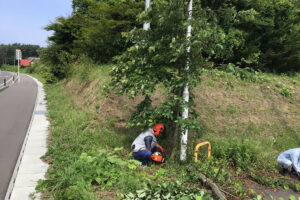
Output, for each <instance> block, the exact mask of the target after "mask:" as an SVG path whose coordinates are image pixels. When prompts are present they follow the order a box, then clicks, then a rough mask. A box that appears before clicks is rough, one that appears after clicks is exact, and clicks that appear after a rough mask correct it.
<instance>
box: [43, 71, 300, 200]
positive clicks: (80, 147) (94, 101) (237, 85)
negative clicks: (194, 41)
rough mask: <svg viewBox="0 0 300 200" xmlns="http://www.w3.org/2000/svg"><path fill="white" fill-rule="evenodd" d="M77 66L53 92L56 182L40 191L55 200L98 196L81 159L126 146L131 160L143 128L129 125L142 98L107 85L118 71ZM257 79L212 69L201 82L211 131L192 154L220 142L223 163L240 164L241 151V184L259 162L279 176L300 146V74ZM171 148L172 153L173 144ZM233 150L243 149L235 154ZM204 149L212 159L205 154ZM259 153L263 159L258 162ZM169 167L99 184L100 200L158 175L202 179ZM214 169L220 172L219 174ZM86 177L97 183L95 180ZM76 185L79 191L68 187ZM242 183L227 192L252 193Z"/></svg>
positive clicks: (193, 137) (199, 103) (204, 120)
mask: <svg viewBox="0 0 300 200" xmlns="http://www.w3.org/2000/svg"><path fill="white" fill-rule="evenodd" d="M76 69H77V70H76V71H77V73H76V74H73V75H72V78H71V79H69V80H65V81H64V82H61V83H59V84H55V85H48V86H47V87H46V90H47V100H48V102H49V107H48V108H49V111H50V112H49V117H50V118H51V133H52V138H51V139H50V140H49V152H48V153H47V155H46V156H45V158H46V160H47V161H48V162H49V163H51V164H52V169H51V170H50V171H49V172H48V173H49V175H50V177H51V178H50V179H49V180H50V181H49V182H46V183H42V184H41V185H40V187H41V188H42V187H44V188H48V189H49V188H51V189H55V190H54V191H55V194H54V193H53V192H51V191H48V192H46V193H44V195H45V197H47V199H48V198H49V199H52V198H53V197H54V198H55V199H60V198H62V197H66V196H67V197H69V198H71V199H76V198H77V199H93V197H92V196H91V195H90V193H89V191H93V190H95V188H93V185H92V186H85V185H86V184H85V183H86V182H81V181H82V180H81V179H80V180H79V179H78V177H80V176H79V175H80V174H84V175H87V176H89V175H90V174H89V173H88V172H87V171H86V170H85V171H84V172H80V171H79V172H78V171H76V170H78V169H81V168H82V167H83V166H81V164H82V163H81V161H82V159H85V158H81V156H80V155H82V152H88V153H89V152H90V153H91V152H96V151H97V150H98V149H99V148H108V149H110V150H111V151H113V150H112V149H113V148H115V147H124V150H122V151H121V154H120V156H121V157H123V158H124V159H125V160H128V159H129V158H131V156H130V154H129V153H130V144H131V142H132V141H133V139H134V138H135V137H136V136H137V134H138V133H139V132H140V131H141V130H136V129H127V128H126V120H127V119H128V118H129V116H130V114H131V113H132V112H133V111H134V108H135V106H136V105H137V104H138V102H140V101H141V99H142V98H139V97H138V98H136V99H133V100H132V99H128V98H127V97H126V96H118V95H115V94H114V93H113V91H110V89H109V87H108V86H107V83H108V82H109V80H110V77H109V71H110V66H108V65H106V66H88V67H87V66H86V65H79V66H76ZM86 69H89V70H88V71H86ZM253 76H254V75H253ZM252 78H253V77H252ZM252 78H251V77H250V78H246V80H241V79H239V78H236V77H235V76H234V75H233V74H232V73H224V72H220V71H206V72H204V73H203V76H202V82H201V85H200V86H199V87H197V88H195V90H194V94H195V103H196V110H197V111H198V112H199V117H200V120H201V124H202V125H203V126H202V129H201V132H200V133H190V137H189V141H190V142H189V144H190V148H189V151H190V154H192V151H193V148H194V145H195V144H196V143H198V142H200V141H204V140H209V141H210V142H211V143H212V144H213V146H212V153H213V155H214V156H215V157H217V158H218V159H221V160H222V159H223V160H224V159H225V160H226V159H232V158H231V157H228V156H229V155H230V154H232V153H233V154H234V155H231V156H234V157H235V158H234V159H233V160H231V161H230V162H229V163H234V162H235V163H234V164H233V165H230V164H229V170H231V169H234V171H235V170H237V171H236V172H234V175H233V177H232V178H233V179H236V180H238V179H239V178H240V177H239V176H240V175H241V173H240V171H239V169H238V168H240V167H241V168H244V167H245V165H247V164H249V162H252V160H253V166H254V167H255V166H256V167H257V168H264V167H265V168H266V169H267V170H271V171H275V168H276V167H275V166H276V162H275V159H276V156H277V155H278V153H279V152H281V151H283V150H285V149H288V148H292V147H296V146H299V145H300V138H299V137H300V136H299V131H300V124H299V123H298V122H299V120H300V76H299V75H297V76H294V77H288V76H284V75H282V76H279V75H272V74H259V75H255V76H254V78H255V79H256V80H257V81H255V82H253V81H250V79H252ZM162 97H163V96H162V92H156V93H154V96H153V100H154V102H155V101H156V102H159V100H160V99H161V98H162ZM170 131H171V130H169V132H170ZM163 143H164V144H165V145H164V147H166V150H167V151H168V146H167V141H166V140H164V141H163ZM244 144H245V145H244ZM234 147H237V148H234ZM243 148H246V149H243ZM232 149H234V150H235V151H233V152H231V150H232ZM236 149H237V150H236ZM248 149H250V150H251V151H249V150H248ZM201 151H202V152H203V154H205V152H204V151H205V150H203V149H202V150H201ZM224 152H225V153H224ZM236 154H238V155H239V156H240V157H238V156H236ZM247 154H251V155H250V156H249V157H250V160H248V162H245V163H239V162H242V161H243V160H245V159H244V157H243V156H247ZM252 154H253V155H254V154H255V156H254V157H255V159H253V157H251V156H252ZM200 155H201V154H200ZM90 156H91V157H92V160H97V159H99V158H98V157H97V156H96V155H94V154H93V153H91V155H90ZM256 157H257V158H256ZM191 159H192V158H189V160H190V161H191ZM239 159H240V160H239ZM251 159H252V160H251ZM97 162H98V161H97ZM99 162H100V161H99ZM217 163H218V162H217ZM221 163H222V162H221ZM202 164H203V165H201V167H202V166H206V167H208V168H210V165H209V164H208V166H207V165H205V164H204V163H202ZM227 165H228V163H227ZM232 166H233V168H231V167H232ZM84 167H86V166H84ZM84 167H83V168H84ZM116 167H118V166H116ZM196 167H197V166H196ZM201 167H200V168H201ZM165 169H166V170H167V171H166V170H157V168H155V167H154V168H148V169H146V170H142V171H139V170H138V173H137V174H135V173H133V174H131V177H132V178H131V179H128V177H127V176H124V174H122V173H121V174H116V176H118V177H120V180H124V179H125V182H126V184H123V185H122V184H118V185H116V186H115V187H114V188H111V187H109V186H108V187H104V191H103V188H102V189H101V187H103V186H101V184H100V183H99V186H100V187H96V195H97V196H98V198H99V199H112V198H114V197H116V192H125V193H126V192H128V191H134V190H136V189H138V188H139V187H141V185H142V184H140V183H137V182H136V180H135V178H136V176H137V177H140V178H142V179H148V178H149V177H150V179H151V180H152V181H154V182H164V181H168V180H172V181H173V180H181V181H182V182H185V183H187V184H192V183H190V181H191V179H193V178H194V177H192V176H194V175H195V174H193V173H190V174H192V176H191V175H188V174H187V173H186V171H182V170H181V166H179V168H178V166H177V165H176V164H171V163H169V164H168V165H166V166H165ZM213 169H214V170H213V171H214V173H216V172H217V169H216V168H213ZM121 171H122V170H121ZM205 171H208V169H205ZM222 172H223V171H222ZM76 173H79V175H78V174H76ZM90 173H92V171H91V172H90ZM274 173H275V174H276V172H274ZM214 175H215V174H214ZM223 175H224V176H223ZM268 175H269V174H267V176H268ZM225 176H226V173H224V174H222V173H221V175H220V178H219V179H220V180H221V181H224V178H225ZM83 179H87V180H89V177H84V178H83ZM261 181H265V179H263V180H261ZM267 181H268V180H267ZM229 182H230V181H229ZM75 183H76V187H75V186H74V187H71V188H69V187H68V185H72V184H75ZM51 185H52V186H51ZM96 185H97V184H96ZM241 185H242V182H240V181H234V180H233V181H232V183H230V184H229V186H228V187H227V188H226V186H225V188H224V187H223V189H226V191H227V192H228V191H230V192H233V193H234V194H235V195H244V196H245V195H246V194H244V192H243V191H241V190H240V187H241ZM270 185H272V184H270ZM82 187H83V188H82ZM63 188H67V190H64V189H63ZM234 188H237V189H234ZM75 194H76V198H75V197H74V195H75ZM72 195H73V196H72Z"/></svg>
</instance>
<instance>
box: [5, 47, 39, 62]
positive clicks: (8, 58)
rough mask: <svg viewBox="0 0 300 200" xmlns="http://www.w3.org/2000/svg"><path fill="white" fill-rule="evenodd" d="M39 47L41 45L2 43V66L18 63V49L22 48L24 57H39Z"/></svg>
mask: <svg viewBox="0 0 300 200" xmlns="http://www.w3.org/2000/svg"><path fill="white" fill-rule="evenodd" d="M39 48H40V46H39V45H30V44H19V43H14V44H0V66H1V65H5V64H7V65H14V64H15V63H16V61H15V54H16V53H15V52H16V49H20V50H21V51H22V58H23V59H26V58H28V57H38V53H37V50H38V49H39Z"/></svg>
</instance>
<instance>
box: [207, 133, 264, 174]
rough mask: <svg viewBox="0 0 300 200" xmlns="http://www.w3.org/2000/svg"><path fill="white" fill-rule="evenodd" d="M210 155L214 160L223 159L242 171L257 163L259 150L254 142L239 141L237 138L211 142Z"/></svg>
mask: <svg viewBox="0 0 300 200" xmlns="http://www.w3.org/2000/svg"><path fill="white" fill-rule="evenodd" d="M212 146H213V147H214V148H213V151H212V155H213V156H214V157H215V158H219V159H225V160H227V161H228V162H230V163H231V164H233V165H234V166H236V167H238V168H242V169H244V170H246V169H249V167H253V166H255V165H256V164H258V163H259V152H260V151H259V149H258V147H257V146H258V145H257V144H255V142H253V141H250V140H243V141H239V140H238V139H237V138H229V139H226V140H221V139H218V140H214V141H212Z"/></svg>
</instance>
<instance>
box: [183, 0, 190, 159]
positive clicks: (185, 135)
mask: <svg viewBox="0 0 300 200" xmlns="http://www.w3.org/2000/svg"><path fill="white" fill-rule="evenodd" d="M192 9H193V0H190V2H189V5H188V14H189V16H188V21H190V20H191V19H192ZM191 35H192V26H191V25H189V26H188V27H187V34H186V37H187V41H188V42H189V41H190V37H191ZM190 50H191V47H190V46H188V47H187V49H186V51H187V54H188V58H187V62H186V67H185V70H186V71H189V54H190ZM183 100H184V102H185V103H188V102H189V86H188V84H186V85H185V87H184V91H183ZM188 117H189V109H188V108H187V107H185V108H184V110H183V112H182V118H183V119H187V118H188ZM187 140H188V129H186V130H185V129H183V128H182V129H181V143H180V144H181V149H180V160H186V149H187Z"/></svg>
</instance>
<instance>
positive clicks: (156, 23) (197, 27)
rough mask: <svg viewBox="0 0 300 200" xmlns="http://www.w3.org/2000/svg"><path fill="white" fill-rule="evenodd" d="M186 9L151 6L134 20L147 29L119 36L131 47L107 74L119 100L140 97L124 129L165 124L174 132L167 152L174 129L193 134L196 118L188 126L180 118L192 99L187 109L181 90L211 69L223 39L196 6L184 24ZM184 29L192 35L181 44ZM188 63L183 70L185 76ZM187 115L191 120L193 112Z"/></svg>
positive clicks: (176, 2) (210, 16) (181, 4)
mask: <svg viewBox="0 0 300 200" xmlns="http://www.w3.org/2000/svg"><path fill="white" fill-rule="evenodd" d="M187 3H188V1H182V0H172V1H167V0H163V1H162V0H160V1H158V0H157V1H153V2H152V4H151V8H150V9H149V12H143V13H142V14H141V15H140V16H139V20H140V21H141V22H144V21H147V22H150V23H151V29H150V30H148V31H145V30H143V29H142V28H134V29H133V30H131V31H130V32H128V33H126V34H125V36H126V38H127V40H128V41H131V42H132V43H134V45H132V46H131V47H130V48H128V49H127V51H126V52H124V53H123V54H122V55H121V56H118V57H117V58H116V60H115V61H116V65H115V66H114V67H113V70H112V73H111V75H112V83H113V85H114V86H115V87H116V88H118V89H119V92H120V93H121V94H129V95H130V96H131V97H132V98H134V97H136V96H138V95H143V96H144V97H145V99H144V100H143V101H142V102H141V103H140V104H139V105H138V106H137V110H136V112H135V113H134V114H133V115H132V117H131V120H130V122H129V123H128V125H129V126H141V127H147V126H151V125H152V124H153V123H155V122H158V121H160V122H164V123H166V124H169V126H171V127H173V128H172V129H174V130H175V131H174V133H173V134H172V136H171V137H172V139H171V138H170V139H171V141H170V142H171V148H172V147H174V144H175V143H176V141H177V137H178V133H177V132H178V131H179V128H178V126H180V127H181V128H184V129H186V128H199V126H197V120H196V115H193V117H191V118H190V119H188V120H183V119H182V118H181V117H180V113H181V112H182V111H183V108H184V107H189V108H191V107H192V106H193V100H192V98H191V101H190V102H189V103H188V105H186V103H185V102H184V100H183V98H182V93H183V89H184V86H185V85H189V87H190V88H193V87H195V86H196V85H197V84H198V83H199V80H200V79H199V76H200V74H201V69H202V68H205V67H206V68H209V67H213V66H214V63H213V59H220V58H222V57H223V56H224V55H225V53H224V51H222V50H223V48H224V47H223V45H224V44H225V41H226V39H227V38H226V34H224V32H223V30H222V29H221V28H220V27H219V26H218V23H217V22H218V20H217V17H216V15H215V14H214V12H212V11H211V10H207V9H203V8H202V7H201V5H200V2H199V1H196V2H195V6H194V8H195V10H197V14H196V15H194V16H193V19H192V20H190V21H189V22H188V21H187V18H188V13H187V11H186V8H187ZM189 24H191V25H192V27H193V31H192V33H193V34H192V36H191V37H190V40H187V39H186V28H187V26H188V25H189ZM228 39H230V38H228ZM188 46H191V50H190V54H188V53H187V51H186V49H187V47H188ZM188 57H189V70H185V67H186V62H187V59H188ZM157 87H163V88H164V90H165V96H166V98H165V100H164V101H163V103H161V104H160V105H156V106H155V105H153V104H152V99H151V96H152V94H153V92H154V90H155V89H156V88H157ZM190 96H191V97H192V95H190ZM192 114H195V113H194V112H193V110H192Z"/></svg>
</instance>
